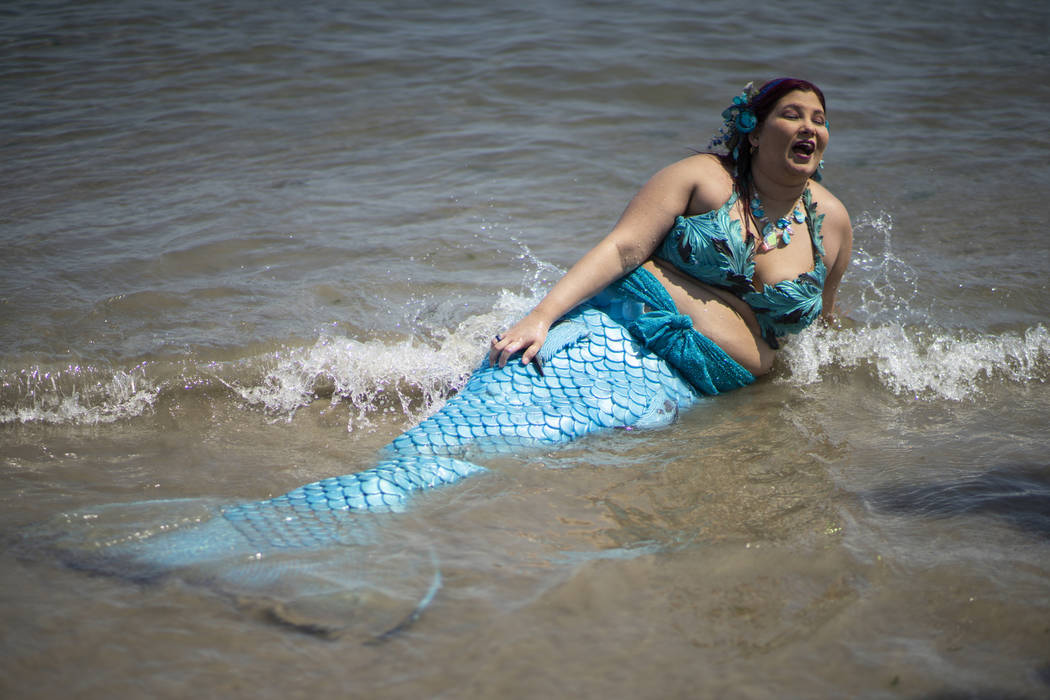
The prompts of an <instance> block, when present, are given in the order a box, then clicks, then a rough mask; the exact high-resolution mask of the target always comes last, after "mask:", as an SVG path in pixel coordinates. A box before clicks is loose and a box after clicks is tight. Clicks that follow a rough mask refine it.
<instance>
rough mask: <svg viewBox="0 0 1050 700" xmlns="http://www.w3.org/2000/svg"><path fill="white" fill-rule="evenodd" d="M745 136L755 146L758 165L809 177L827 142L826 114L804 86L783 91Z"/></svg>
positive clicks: (815, 169)
mask: <svg viewBox="0 0 1050 700" xmlns="http://www.w3.org/2000/svg"><path fill="white" fill-rule="evenodd" d="M749 140H750V141H751V145H753V146H757V147H758V151H757V152H756V153H755V158H756V159H757V160H756V163H755V164H756V165H757V166H758V167H760V168H762V169H767V168H773V169H776V168H783V169H786V170H787V171H788V172H790V173H792V174H797V175H805V176H806V177H812V176H813V174H814V173H815V172H816V171H817V166H818V165H819V164H820V159H821V158H822V157H823V156H824V149H825V148H827V145H828V126H827V118H826V116H825V114H824V108H823V107H822V106H821V104H820V98H818V97H817V96H816V95H815V94H814V93H812V92H808V91H804V90H793V91H792V92H789V93H787V94H786V95H784V96H783V97H781V98H780V99H779V100H778V101H777V103H776V105H775V106H774V107H773V109H772V110H771V111H770V112H769V115H768V116H767V117H766V119H765V121H764V122H763V123H762V124H761V125H760V126H759V128H758V129H756V130H755V131H753V132H752V133H751V134H749Z"/></svg>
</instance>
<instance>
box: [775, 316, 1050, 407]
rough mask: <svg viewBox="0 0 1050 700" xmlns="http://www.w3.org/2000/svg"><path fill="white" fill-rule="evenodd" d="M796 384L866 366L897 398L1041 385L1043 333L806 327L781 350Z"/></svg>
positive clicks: (1046, 345) (1047, 337) (1046, 340)
mask: <svg viewBox="0 0 1050 700" xmlns="http://www.w3.org/2000/svg"><path fill="white" fill-rule="evenodd" d="M782 357H783V358H784V359H785V360H786V361H787V365H788V367H789V368H790V370H791V374H790V376H789V377H786V378H785V379H783V380H782V381H788V382H791V383H794V384H798V385H805V384H813V383H817V382H820V381H821V377H822V375H823V370H824V369H825V368H828V367H840V368H854V367H861V366H865V365H866V366H870V367H872V368H873V369H874V371H875V372H876V374H877V375H878V378H879V381H880V382H881V383H882V384H883V385H884V386H886V387H887V388H888V389H890V390H891V391H893V392H895V393H897V394H912V395H914V396H915V397H917V398H930V399H949V400H962V399H971V398H974V397H976V396H978V395H980V393H981V391H982V389H981V387H982V382H987V381H994V380H1000V381H1008V382H1029V381H1045V380H1046V375H1047V364H1048V361H1050V333H1048V332H1047V329H1046V328H1045V327H1044V326H1041V325H1040V326H1035V327H1033V328H1028V329H1026V330H1025V331H1024V332H1023V333H1001V334H979V333H972V332H962V331H959V332H945V331H941V332H937V333H935V334H930V333H928V332H926V331H923V330H916V329H908V328H905V327H904V326H901V325H899V324H892V325H884V326H863V327H858V328H851V329H845V330H833V329H827V328H812V329H810V330H808V331H806V332H805V333H802V334H801V335H800V336H799V337H798V338H795V339H792V341H791V342H790V343H789V344H788V345H787V347H785V348H784V351H783V353H782Z"/></svg>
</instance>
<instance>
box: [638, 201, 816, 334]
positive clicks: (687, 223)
mask: <svg viewBox="0 0 1050 700" xmlns="http://www.w3.org/2000/svg"><path fill="white" fill-rule="evenodd" d="M736 201H737V193H736V192H735V191H734V192H733V193H732V194H731V195H730V196H729V199H728V200H727V201H726V203H725V204H723V205H722V206H721V207H719V208H718V209H715V210H713V211H709V212H704V213H703V214H696V215H694V216H679V217H678V218H677V219H675V223H674V226H672V227H671V230H670V231H668V232H667V235H666V236H665V237H664V240H663V242H662V243H661V244H660V247H659V248H657V250H656V257H658V258H660V259H662V260H666V261H667V262H669V263H671V264H672V265H674V266H675V267H676V268H678V269H679V270H681V271H682V272H684V273H685V274H687V275H689V276H690V277H693V278H695V279H697V280H698V281H700V282H703V283H704V284H710V285H712V286H715V287H719V288H721V289H725V290H728V291H730V292H732V293H733V294H735V295H736V296H738V297H740V298H741V299H742V300H743V301H744V303H746V304H747V305H748V306H750V307H751V309H752V310H753V311H754V312H755V318H757V319H758V325H759V328H760V329H761V331H762V337H763V339H765V341H766V342H767V343H769V346H770V347H772V348H774V349H776V348H779V347H780V343H779V342H778V341H777V338H778V337H782V336H784V335H787V334H788V333H798V332H799V331H801V330H802V329H803V328H806V327H807V326H809V325H810V324H811V323H813V321H815V320H816V318H817V316H819V315H820V312H821V309H822V308H823V299H822V296H821V295H822V294H823V292H824V281H825V279H826V278H827V275H828V270H827V268H826V267H825V265H824V239H823V238H822V237H821V235H820V228H821V226H822V225H823V223H824V215H823V214H820V215H819V216H815V215H814V211H815V209H816V206H815V205H814V204H813V196H812V193H810V191H809V189H808V188H807V189H806V191H805V193H804V194H803V195H802V204H803V206H804V207H805V209H806V225H807V226H808V227H809V237H810V240H811V241H812V242H813V269H812V270H811V271H809V272H803V273H802V274H801V275H799V276H798V277H796V278H795V279H793V280H784V281H782V282H777V283H776V284H764V285H762V289H761V290H756V289H755V285H754V277H755V240H754V239H753V238H752V239H750V240H747V241H745V240H744V236H743V234H742V233H741V231H740V222H739V221H737V220H735V219H732V218H730V216H729V212H730V210H731V209H732V208H733V204H735V203H736Z"/></svg>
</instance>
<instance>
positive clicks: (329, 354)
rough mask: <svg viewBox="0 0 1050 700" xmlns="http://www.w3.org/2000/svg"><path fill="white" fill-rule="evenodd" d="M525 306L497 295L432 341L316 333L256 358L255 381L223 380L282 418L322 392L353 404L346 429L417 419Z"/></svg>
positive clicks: (437, 333)
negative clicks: (260, 370)
mask: <svg viewBox="0 0 1050 700" xmlns="http://www.w3.org/2000/svg"><path fill="white" fill-rule="evenodd" d="M533 303H535V300H534V299H530V298H529V297H525V296H521V295H518V294H512V293H509V292H505V293H504V294H502V295H501V296H500V299H499V301H498V302H497V304H496V305H495V307H494V308H493V309H492V311H490V312H488V313H484V314H477V315H474V316H470V317H468V318H467V319H466V320H464V321H462V322H461V323H460V324H459V325H458V326H456V328H455V329H453V330H451V331H448V330H441V329H438V330H436V331H432V334H433V335H434V336H435V337H436V339H437V342H436V344H429V343H424V342H423V341H421V340H419V339H417V338H414V337H413V338H408V339H405V340H401V341H397V342H392V343H391V342H382V341H377V340H368V341H360V340H355V339H353V338H347V337H345V336H332V335H323V336H321V337H320V338H318V339H317V341H316V342H315V343H314V344H313V345H312V346H310V347H306V348H297V349H292V350H289V351H287V352H283V353H278V354H276V355H275V356H274V357H272V358H266V359H264V360H263V362H264V363H266V364H268V365H269V369H268V370H267V372H266V374H265V376H264V377H263V378H262V381H261V382H260V383H258V384H253V385H248V386H242V385H239V384H237V383H234V382H224V383H226V384H227V386H229V387H230V388H231V389H233V390H234V391H236V392H237V394H238V395H240V396H241V397H242V398H243V399H244V400H245V401H247V402H249V403H250V404H253V405H257V406H261V407H263V408H265V409H266V410H267V411H269V412H271V413H274V414H276V415H280V416H284V417H287V418H288V419H291V418H292V416H293V415H294V414H295V411H296V410H297V409H298V408H300V407H303V406H306V405H307V404H309V403H311V402H312V401H314V400H316V398H317V396H318V394H319V393H328V392H330V393H331V402H332V403H333V404H334V403H337V402H340V401H345V402H347V403H349V404H350V405H351V406H352V407H353V409H354V410H353V414H352V415H351V417H350V419H349V423H348V425H347V428H348V429H349V430H353V429H354V428H355V425H360V426H362V427H366V426H368V425H369V419H368V416H369V415H370V414H373V413H376V412H378V411H394V410H396V411H400V412H401V413H402V414H404V415H405V416H408V417H409V418H412V419H419V418H422V417H424V416H426V415H429V414H430V413H432V412H433V411H436V410H437V409H438V408H440V406H441V405H442V404H443V402H444V400H445V398H446V397H447V396H448V395H449V393H450V391H451V390H453V389H455V388H458V387H459V386H460V385H462V384H463V382H464V381H465V380H466V378H467V376H469V374H470V372H471V371H472V370H473V369H474V368H475V367H476V366H477V364H478V363H479V362H480V360H481V359H482V356H483V353H484V350H485V348H486V347H487V345H486V341H487V339H488V338H490V337H491V336H492V335H493V334H494V333H495V332H497V330H498V329H500V328H502V327H505V325H506V324H507V323H509V322H510V321H512V320H514V319H516V318H518V317H520V316H521V315H522V314H524V313H525V312H526V311H527V309H528V308H529V306H530V305H531V304H533Z"/></svg>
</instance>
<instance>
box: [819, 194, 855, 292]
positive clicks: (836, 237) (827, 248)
mask: <svg viewBox="0 0 1050 700" xmlns="http://www.w3.org/2000/svg"><path fill="white" fill-rule="evenodd" d="M809 187H810V191H811V192H812V193H813V202H814V204H815V205H816V207H817V213H818V214H823V215H824V223H823V224H822V225H821V227H820V232H821V237H822V238H823V239H824V252H825V254H826V256H827V257H826V258H825V259H826V260H827V261H828V265H829V266H830V267H832V268H833V272H834V274H835V275H836V276H841V274H842V270H844V269H845V266H846V265H847V264H848V263H849V258H850V254H851V252H852V249H853V225H852V224H851V223H850V220H849V212H848V211H846V206H845V205H844V204H843V203H842V202H841V201H839V198H838V197H836V196H835V195H833V194H832V193H831V190H829V189H828V188H827V187H824V186H823V185H821V184H820V183H818V182H812V181H811V182H810V185H809Z"/></svg>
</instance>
